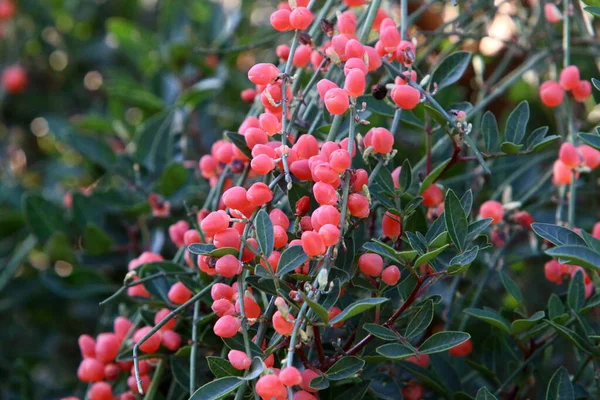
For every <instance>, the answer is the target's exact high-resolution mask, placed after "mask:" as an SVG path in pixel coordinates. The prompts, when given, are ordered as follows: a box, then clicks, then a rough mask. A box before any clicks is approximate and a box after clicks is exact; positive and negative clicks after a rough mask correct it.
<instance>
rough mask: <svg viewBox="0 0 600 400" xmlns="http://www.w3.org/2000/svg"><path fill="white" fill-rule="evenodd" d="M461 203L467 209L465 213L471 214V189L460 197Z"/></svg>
mask: <svg viewBox="0 0 600 400" xmlns="http://www.w3.org/2000/svg"><path fill="white" fill-rule="evenodd" d="M460 205H461V206H462V208H463V210H465V215H467V216H468V215H469V214H471V209H472V208H473V191H472V190H471V189H469V190H467V191H466V192H465V194H463V195H462V197H461V198H460Z"/></svg>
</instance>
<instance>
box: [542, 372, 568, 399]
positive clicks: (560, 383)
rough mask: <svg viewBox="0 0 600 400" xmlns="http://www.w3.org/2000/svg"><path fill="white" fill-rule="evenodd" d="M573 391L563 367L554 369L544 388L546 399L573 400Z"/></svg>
mask: <svg viewBox="0 0 600 400" xmlns="http://www.w3.org/2000/svg"><path fill="white" fill-rule="evenodd" d="M574 399H575V392H574V391H573V384H572V383H571V379H569V373H568V372H567V369H566V368H565V367H560V368H558V369H557V370H556V372H555V373H554V375H552V378H550V382H549V383H548V389H547V390H546V400H574Z"/></svg>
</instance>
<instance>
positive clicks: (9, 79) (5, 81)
mask: <svg viewBox="0 0 600 400" xmlns="http://www.w3.org/2000/svg"><path fill="white" fill-rule="evenodd" d="M2 86H4V90H6V91H7V92H8V93H13V94H15V93H21V92H22V91H23V90H25V87H27V72H25V69H24V68H23V67H21V66H20V65H13V66H10V67H6V68H5V69H4V71H2Z"/></svg>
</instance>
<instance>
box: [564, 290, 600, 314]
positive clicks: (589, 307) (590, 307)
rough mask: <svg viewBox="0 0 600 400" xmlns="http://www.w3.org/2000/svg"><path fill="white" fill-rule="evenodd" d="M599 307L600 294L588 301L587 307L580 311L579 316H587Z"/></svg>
mask: <svg viewBox="0 0 600 400" xmlns="http://www.w3.org/2000/svg"><path fill="white" fill-rule="evenodd" d="M598 306H600V293H596V294H595V295H593V296H592V297H590V298H589V299H588V300H587V301H586V303H585V307H583V308H582V309H581V311H579V315H584V314H587V313H588V312H590V311H592V310H594V309H595V308H596V307H598ZM563 312H564V311H563Z"/></svg>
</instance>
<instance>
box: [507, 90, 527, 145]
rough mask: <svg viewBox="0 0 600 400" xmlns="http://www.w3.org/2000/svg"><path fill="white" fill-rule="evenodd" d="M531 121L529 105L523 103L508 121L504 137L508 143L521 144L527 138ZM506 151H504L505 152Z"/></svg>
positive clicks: (511, 114) (516, 108)
mask: <svg viewBox="0 0 600 400" xmlns="http://www.w3.org/2000/svg"><path fill="white" fill-rule="evenodd" d="M528 121H529V103H528V102H527V101H522V102H521V103H519V105H517V107H515V109H514V110H513V111H512V112H511V113H510V115H509V116H508V119H507V120H506V128H505V129H504V137H505V138H506V141H507V142H510V143H514V144H520V143H521V141H522V140H523V137H524V136H525V130H526V129H527V122H528ZM503 151H504V150H503Z"/></svg>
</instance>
